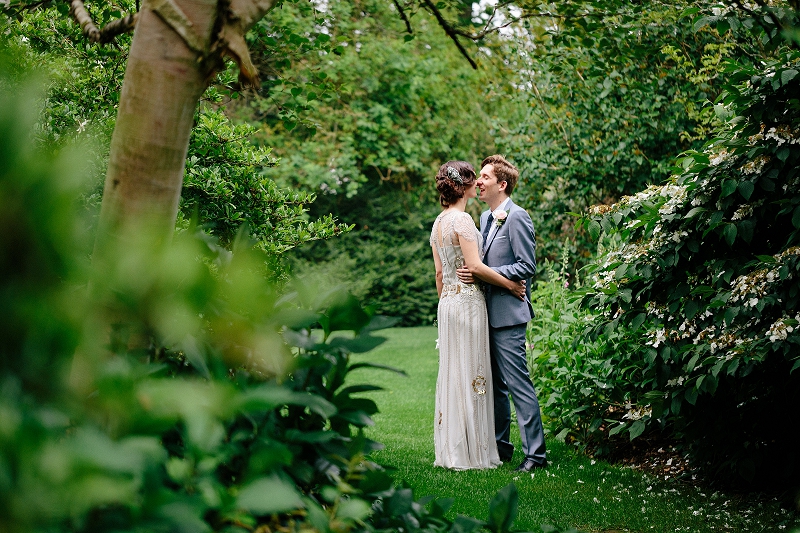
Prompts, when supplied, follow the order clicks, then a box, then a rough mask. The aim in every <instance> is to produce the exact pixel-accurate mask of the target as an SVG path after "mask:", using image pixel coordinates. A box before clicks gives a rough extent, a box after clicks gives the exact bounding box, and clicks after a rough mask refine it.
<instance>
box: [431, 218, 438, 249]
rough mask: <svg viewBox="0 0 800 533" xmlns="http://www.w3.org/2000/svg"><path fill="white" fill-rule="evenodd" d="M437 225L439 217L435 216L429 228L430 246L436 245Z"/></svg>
mask: <svg viewBox="0 0 800 533" xmlns="http://www.w3.org/2000/svg"><path fill="white" fill-rule="evenodd" d="M438 226H439V219H438V218H437V219H436V220H435V221H434V222H433V227H432V228H431V238H430V239H428V242H430V243H431V247H434V246H436V241H437V239H436V232H437V230H438Z"/></svg>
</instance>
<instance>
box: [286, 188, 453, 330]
mask: <svg viewBox="0 0 800 533" xmlns="http://www.w3.org/2000/svg"><path fill="white" fill-rule="evenodd" d="M387 188H388V189H389V191H387ZM314 209H315V210H316V209H319V210H320V211H321V212H325V211H328V212H332V213H333V214H334V215H335V216H340V217H341V218H343V219H345V218H349V220H352V221H353V222H355V223H357V227H356V229H354V230H353V231H352V232H351V233H349V234H347V235H344V236H342V237H341V238H339V239H336V240H335V241H325V242H318V243H312V245H310V246H305V247H303V248H300V249H298V250H297V252H293V254H292V257H293V263H292V264H293V271H294V273H295V274H296V275H297V276H298V277H300V278H302V279H306V280H309V281H310V280H315V281H321V280H322V279H327V281H328V283H333V284H335V283H345V284H346V285H347V287H348V288H349V289H350V290H352V291H353V293H354V294H356V295H358V296H359V297H360V298H362V299H363V300H364V302H365V304H367V305H369V306H370V307H373V308H375V309H376V310H377V311H378V312H380V313H384V314H388V315H392V316H396V317H399V318H400V319H401V324H402V325H404V326H413V325H420V324H425V325H427V324H431V323H433V320H434V319H435V318H436V307H437V305H438V303H439V297H438V295H437V293H436V283H435V276H434V267H433V258H432V256H431V247H430V243H429V238H430V227H431V224H432V221H433V220H434V219H435V218H436V215H437V214H438V213H439V212H440V207H439V206H438V205H431V204H430V203H428V202H427V201H424V200H423V201H420V200H419V199H418V198H416V197H415V195H414V194H410V193H404V192H402V191H397V189H396V187H395V186H393V185H391V184H384V185H382V186H378V187H374V188H373V187H372V186H367V187H365V188H364V190H363V195H361V194H360V195H357V196H354V197H353V198H351V199H343V198H336V199H334V198H332V197H330V196H322V197H321V198H319V199H318V200H317V203H316V204H315V206H314Z"/></svg>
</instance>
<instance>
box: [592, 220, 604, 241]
mask: <svg viewBox="0 0 800 533" xmlns="http://www.w3.org/2000/svg"><path fill="white" fill-rule="evenodd" d="M601 231H602V228H601V227H600V223H599V222H598V221H596V220H592V221H591V222H589V236H590V237H591V238H592V240H597V238H598V237H599V236H600V232H601Z"/></svg>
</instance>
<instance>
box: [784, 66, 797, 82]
mask: <svg viewBox="0 0 800 533" xmlns="http://www.w3.org/2000/svg"><path fill="white" fill-rule="evenodd" d="M795 76H797V71H796V70H795V69H793V68H790V69H786V70H784V71H783V72H781V84H783V85H786V84H787V83H789V82H790V81H792V80H793V79H794V78H795Z"/></svg>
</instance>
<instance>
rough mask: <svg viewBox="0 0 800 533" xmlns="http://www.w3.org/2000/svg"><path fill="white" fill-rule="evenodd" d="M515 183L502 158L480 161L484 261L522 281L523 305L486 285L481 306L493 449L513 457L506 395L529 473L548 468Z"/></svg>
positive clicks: (525, 241) (530, 259)
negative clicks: (532, 366)
mask: <svg viewBox="0 0 800 533" xmlns="http://www.w3.org/2000/svg"><path fill="white" fill-rule="evenodd" d="M518 179H519V171H518V170H517V167H515V166H514V165H512V164H511V163H509V162H508V161H506V159H505V158H504V157H503V156H501V155H493V156H489V157H487V158H486V159H484V160H483V163H482V164H481V175H480V178H479V179H478V181H477V186H478V189H479V190H480V199H481V200H483V201H484V202H486V203H487V204H489V211H484V212H483V214H481V233H483V242H484V245H483V262H484V263H485V264H486V265H487V266H490V267H492V268H493V269H494V270H495V271H496V272H498V273H500V274H502V275H503V276H505V277H507V278H508V279H511V280H515V281H520V280H525V281H526V283H527V287H526V293H527V294H526V298H525V301H520V300H519V299H518V298H516V297H514V295H513V294H511V293H510V292H508V291H507V290H505V289H502V288H500V287H495V286H493V285H488V284H487V285H486V307H487V308H488V311H489V348H490V354H491V361H492V383H493V385H494V423H495V439H496V440H497V451H498V453H499V454H500V459H501V460H502V461H503V462H508V461H510V460H511V457H512V455H513V453H514V446H513V445H512V444H511V442H510V433H511V404H510V403H509V400H508V395H509V393H510V394H511V398H512V399H513V401H514V407H515V408H516V412H517V422H518V424H519V431H520V436H521V437H522V450H523V452H524V453H525V460H524V461H522V463H521V464H520V465H519V466H518V467H517V469H516V470H517V471H518V472H530V471H532V470H534V469H536V468H543V467H545V466H547V459H546V458H545V445H544V431H543V430H542V416H541V412H540V411H539V400H538V399H537V398H536V392H535V391H534V389H533V383H531V378H530V375H529V374H528V360H527V357H526V356H525V330H526V329H527V326H528V321H530V319H531V318H533V308H532V307H531V299H530V296H531V290H530V279H531V277H533V275H534V274H536V257H535V251H536V237H535V234H534V230H533V222H531V217H530V216H529V215H528V213H527V212H526V211H525V210H524V209H522V208H521V207H518V206H517V205H516V204H515V203H514V202H512V201H511V198H510V195H511V192H512V191H513V190H514V187H515V186H516V185H517V180H518ZM458 276H459V278H460V279H461V281H462V282H464V283H472V282H473V279H472V277H471V276H470V275H469V271H468V270H467V269H460V270H459V271H458Z"/></svg>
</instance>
